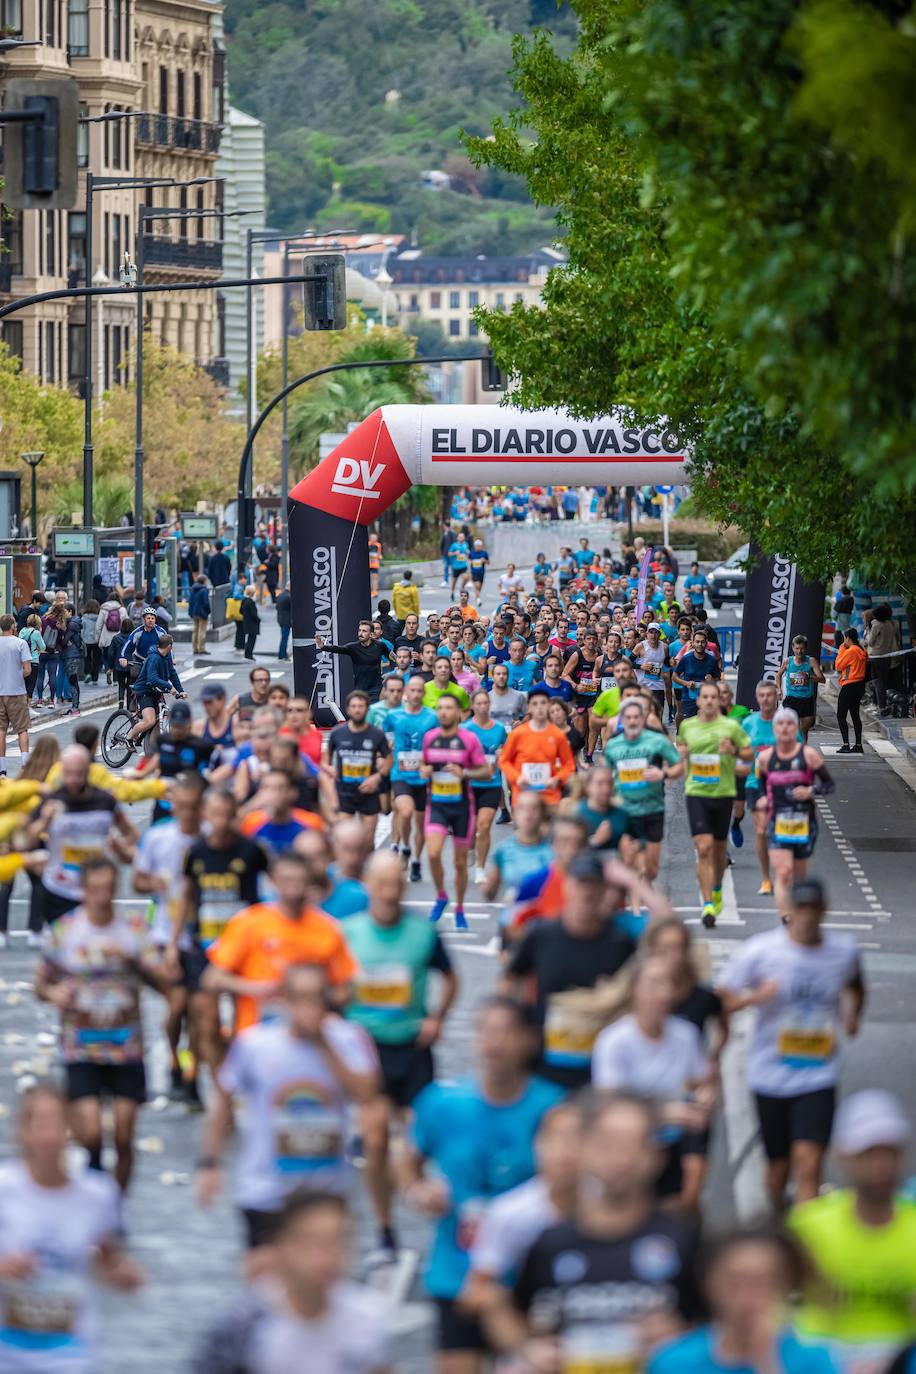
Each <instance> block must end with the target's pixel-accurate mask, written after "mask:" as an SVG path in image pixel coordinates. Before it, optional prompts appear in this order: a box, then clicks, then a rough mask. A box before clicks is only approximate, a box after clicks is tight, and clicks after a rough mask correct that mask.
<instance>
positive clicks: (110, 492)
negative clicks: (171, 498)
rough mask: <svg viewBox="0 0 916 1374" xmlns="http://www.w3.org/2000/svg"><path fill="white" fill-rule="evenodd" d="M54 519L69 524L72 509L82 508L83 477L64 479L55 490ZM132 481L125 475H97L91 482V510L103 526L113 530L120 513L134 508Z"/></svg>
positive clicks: (61, 523) (123, 513)
mask: <svg viewBox="0 0 916 1374" xmlns="http://www.w3.org/2000/svg"><path fill="white" fill-rule="evenodd" d="M53 500H54V511H53V513H54V519H55V521H56V523H57V524H59V525H69V524H70V521H71V520H72V518H73V512H74V511H78V510H82V508H83V483H82V479H77V480H76V481H73V482H67V483H66V485H65V486H62V487H58V488H57V490H56V491H55V492H54V498H53ZM133 504H134V488H133V483H132V482H131V481H130V480H129V479H128V478H126V477H97V478H96V479H95V481H94V482H93V484H92V513H93V517H94V519H95V523H96V524H97V525H98V526H99V527H100V528H102V529H113V528H114V527H115V526H116V525H117V524H118V523H119V521H120V519H121V516H122V515H127V514H129V512H130V511H131V510H133Z"/></svg>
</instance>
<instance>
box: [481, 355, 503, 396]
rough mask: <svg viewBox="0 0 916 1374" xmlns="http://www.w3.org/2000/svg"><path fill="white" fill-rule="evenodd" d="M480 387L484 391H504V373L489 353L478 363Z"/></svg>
mask: <svg viewBox="0 0 916 1374" xmlns="http://www.w3.org/2000/svg"><path fill="white" fill-rule="evenodd" d="M480 371H481V378H482V380H481V387H482V388H483V390H484V391H505V389H506V374H505V373H504V372H503V370H502V368H501V367H500V366H499V364H498V363H497V361H496V359H495V358H494V357H493V354H492V353H491V354H490V355H489V357H487V358H484V360H483V362H482V363H481V364H480Z"/></svg>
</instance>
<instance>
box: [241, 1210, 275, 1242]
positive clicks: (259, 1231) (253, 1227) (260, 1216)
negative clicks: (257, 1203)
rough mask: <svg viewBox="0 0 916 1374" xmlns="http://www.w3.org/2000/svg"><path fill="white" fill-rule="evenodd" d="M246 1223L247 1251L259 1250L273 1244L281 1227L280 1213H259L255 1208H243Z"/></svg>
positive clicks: (243, 1218)
mask: <svg viewBox="0 0 916 1374" xmlns="http://www.w3.org/2000/svg"><path fill="white" fill-rule="evenodd" d="M242 1220H243V1221H244V1223H245V1249H246V1250H257V1249H259V1248H260V1247H261V1246H262V1245H270V1244H272V1242H273V1240H274V1237H275V1236H276V1234H277V1230H278V1228H279V1225H280V1213H279V1212H258V1211H256V1210H255V1209H254V1208H253V1207H243V1208H242Z"/></svg>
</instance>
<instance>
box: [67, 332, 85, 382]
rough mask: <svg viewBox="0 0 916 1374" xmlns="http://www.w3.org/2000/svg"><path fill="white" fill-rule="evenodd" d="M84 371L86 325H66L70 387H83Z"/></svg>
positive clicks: (68, 380)
mask: <svg viewBox="0 0 916 1374" xmlns="http://www.w3.org/2000/svg"><path fill="white" fill-rule="evenodd" d="M85 371H86V326H85V325H84V324H68V325H67V382H68V384H69V385H70V386H72V387H77V388H79V390H80V391H82V389H83V383H84V381H85V376H84V373H85Z"/></svg>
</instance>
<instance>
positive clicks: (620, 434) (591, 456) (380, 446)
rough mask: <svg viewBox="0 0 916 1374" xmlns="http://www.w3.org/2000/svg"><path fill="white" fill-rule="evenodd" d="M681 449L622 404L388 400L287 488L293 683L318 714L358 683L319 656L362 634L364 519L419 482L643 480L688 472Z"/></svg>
mask: <svg viewBox="0 0 916 1374" xmlns="http://www.w3.org/2000/svg"><path fill="white" fill-rule="evenodd" d="M685 457H686V455H685V449H684V446H683V445H682V444H681V443H680V442H679V440H678V438H677V436H676V435H675V434H673V433H672V432H671V431H670V430H668V429H666V428H665V427H664V425H663V424H658V425H655V426H650V427H643V426H640V425H637V424H635V423H634V421H633V420H632V418H631V417H630V416H628V415H627V414H626V413H624V412H614V413H612V414H611V415H606V416H603V417H601V418H599V419H597V420H575V419H573V418H572V417H571V416H570V415H568V414H567V413H566V412H565V411H562V410H537V411H521V410H511V409H507V408H504V407H502V406H383V407H382V408H381V409H380V410H376V411H373V413H372V414H371V415H370V416H369V417H368V418H367V419H365V420H363V421H362V423H361V424H359V425H357V427H356V428H355V429H354V430H352V432H351V433H350V434H348V435H347V437H346V439H345V440H344V441H343V442H342V443H341V444H338V446H337V448H335V449H334V450H333V452H332V453H330V454H328V456H327V457H326V458H324V459H323V460H322V461H321V462H320V463H319V464H318V466H317V467H316V468H314V469H313V470H312V471H311V472H310V473H309V474H308V475H307V476H306V477H304V478H303V480H302V481H301V482H299V484H298V485H297V486H296V487H294V488H293V490H292V491H291V492H290V497H289V508H288V522H289V523H288V528H289V552H290V574H291V582H292V603H293V608H292V609H293V632H292V640H293V660H294V673H295V681H296V690H297V692H300V693H301V694H303V695H305V696H307V697H308V698H309V700H310V701H312V703H313V706H314V708H315V710H316V712H317V713H318V714H319V718H320V719H326V718H327V717H326V715H323V714H322V712H321V708H322V707H325V706H326V705H327V703H328V702H331V701H334V702H341V701H343V699H344V697H345V696H346V694H347V692H348V690H349V688H350V686H351V685H352V670H351V665H350V661H349V659H347V658H341V657H340V656H338V655H336V654H327V653H317V652H316V649H315V635H316V634H318V635H319V636H321V637H322V638H323V639H326V640H329V641H330V642H331V643H333V644H341V643H346V642H348V641H350V640H353V639H355V638H356V628H357V623H358V621H359V620H360V619H363V618H366V617H368V616H369V613H370V598H369V572H368V539H369V534H368V531H369V527H370V526H371V525H372V524H373V523H374V522H375V521H376V520H377V519H378V517H379V516H380V515H381V513H382V512H383V511H385V510H387V509H388V507H389V506H390V505H391V504H392V503H393V502H394V501H396V500H397V499H398V497H399V496H401V495H403V493H404V492H405V491H407V490H409V488H410V487H411V486H413V484H414V483H417V482H420V483H429V484H430V485H435V486H493V485H499V486H506V485H510V486H526V487H527V486H536V485H540V486H557V485H562V486H567V485H569V484H570V483H580V482H590V483H593V484H595V485H598V486H630V485H632V486H641V485H643V484H644V483H648V482H652V483H672V484H677V483H680V482H683V481H684V463H685Z"/></svg>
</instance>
